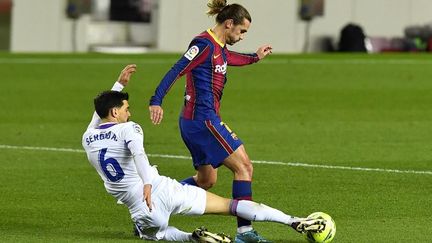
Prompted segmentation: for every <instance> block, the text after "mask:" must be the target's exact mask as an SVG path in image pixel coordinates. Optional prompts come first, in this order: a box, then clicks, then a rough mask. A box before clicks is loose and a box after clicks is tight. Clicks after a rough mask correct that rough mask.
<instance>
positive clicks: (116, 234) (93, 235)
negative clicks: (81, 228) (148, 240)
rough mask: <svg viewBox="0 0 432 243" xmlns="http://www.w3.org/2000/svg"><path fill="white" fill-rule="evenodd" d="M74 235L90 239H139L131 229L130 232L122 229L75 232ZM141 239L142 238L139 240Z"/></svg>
mask: <svg viewBox="0 0 432 243" xmlns="http://www.w3.org/2000/svg"><path fill="white" fill-rule="evenodd" d="M75 234H76V235H79V236H80V237H82V238H86V239H91V240H96V241H99V240H115V241H120V240H125V241H130V240H141V239H140V238H139V237H138V236H135V235H134V234H133V232H132V230H131V232H123V231H106V232H101V231H96V232H89V231H85V232H75ZM141 241H142V240H141Z"/></svg>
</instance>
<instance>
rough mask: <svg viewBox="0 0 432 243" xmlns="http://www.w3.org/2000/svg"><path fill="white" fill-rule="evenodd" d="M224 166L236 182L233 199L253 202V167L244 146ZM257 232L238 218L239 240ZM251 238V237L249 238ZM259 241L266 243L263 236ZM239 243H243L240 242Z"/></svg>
mask: <svg viewBox="0 0 432 243" xmlns="http://www.w3.org/2000/svg"><path fill="white" fill-rule="evenodd" d="M223 164H224V165H225V166H226V167H228V168H229V169H230V170H231V171H232V172H233V174H234V180H233V184H232V197H233V199H238V200H240V199H241V200H252V175H253V166H252V163H251V161H250V159H249V156H248V155H247V153H246V150H245V148H244V146H243V145H241V146H240V147H238V148H237V149H236V150H235V151H234V153H232V154H231V155H230V156H228V158H226V159H225V160H224V161H223ZM251 233H254V234H255V235H257V234H256V232H255V231H254V230H253V227H252V223H251V221H250V220H247V219H244V218H242V217H237V236H236V241H237V238H239V237H241V235H242V234H251ZM248 238H250V237H248ZM256 239H257V241H258V240H260V241H261V242H266V241H265V239H263V238H262V237H261V236H259V235H257V236H256ZM238 242H242V241H239V240H238Z"/></svg>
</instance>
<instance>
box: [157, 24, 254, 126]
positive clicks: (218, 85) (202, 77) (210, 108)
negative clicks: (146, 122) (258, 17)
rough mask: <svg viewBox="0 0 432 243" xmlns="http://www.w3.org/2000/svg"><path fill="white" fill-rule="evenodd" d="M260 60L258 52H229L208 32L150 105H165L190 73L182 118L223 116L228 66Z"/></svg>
mask: <svg viewBox="0 0 432 243" xmlns="http://www.w3.org/2000/svg"><path fill="white" fill-rule="evenodd" d="M258 60H259V58H258V55H257V54H256V53H253V54H242V53H237V52H233V51H230V50H228V49H227V47H226V45H224V44H222V43H221V42H220V41H219V40H218V39H217V37H216V36H215V35H214V34H213V32H212V31H211V30H210V29H208V30H207V31H204V32H203V33H201V34H199V35H198V36H196V37H195V38H194V39H193V40H192V41H191V43H190V44H189V48H188V51H186V53H185V54H184V55H183V56H182V57H181V58H180V60H178V61H177V63H175V64H174V66H173V67H172V68H171V69H170V70H169V71H168V73H167V74H166V75H165V76H164V78H163V79H162V81H161V82H160V84H159V86H158V87H157V88H156V91H155V94H154V95H153V96H152V97H151V99H150V105H161V104H162V100H163V98H164V96H165V95H166V94H167V92H168V91H169V89H170V88H171V87H172V85H173V84H174V82H175V81H176V80H177V79H179V78H180V77H181V76H183V75H185V74H186V90H185V97H184V98H185V101H184V107H183V111H182V114H181V116H182V117H183V118H185V119H191V120H208V119H213V118H215V117H220V115H219V108H220V101H221V98H222V94H223V89H224V86H225V83H226V81H227V79H226V71H227V66H243V65H248V64H252V63H255V62H257V61H258Z"/></svg>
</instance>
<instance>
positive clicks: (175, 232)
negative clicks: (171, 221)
mask: <svg viewBox="0 0 432 243" xmlns="http://www.w3.org/2000/svg"><path fill="white" fill-rule="evenodd" d="M191 239H192V234H191V233H186V232H184V231H181V230H179V229H177V228H175V227H172V226H168V227H167V229H166V230H165V235H164V237H163V240H166V241H180V242H189V241H191Z"/></svg>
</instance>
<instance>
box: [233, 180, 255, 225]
mask: <svg viewBox="0 0 432 243" xmlns="http://www.w3.org/2000/svg"><path fill="white" fill-rule="evenodd" d="M232 197H233V199H237V200H252V182H251V181H239V180H234V181H233V188H232ZM250 225H252V222H251V221H249V220H246V219H243V218H239V217H237V227H239V228H240V227H243V226H250Z"/></svg>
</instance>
